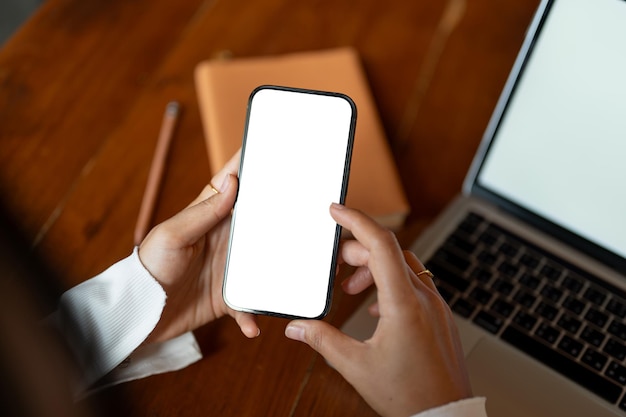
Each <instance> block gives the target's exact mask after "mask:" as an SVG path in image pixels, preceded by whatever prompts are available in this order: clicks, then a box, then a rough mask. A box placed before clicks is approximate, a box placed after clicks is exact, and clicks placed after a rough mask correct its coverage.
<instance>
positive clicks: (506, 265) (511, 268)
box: [498, 261, 519, 278]
mask: <svg viewBox="0 0 626 417" xmlns="http://www.w3.org/2000/svg"><path fill="white" fill-rule="evenodd" d="M498 271H499V272H500V273H501V274H502V275H504V276H507V277H510V278H513V277H514V276H516V275H517V273H518V272H519V266H517V265H514V264H512V263H511V262H509V261H504V262H502V263H501V264H500V266H498Z"/></svg>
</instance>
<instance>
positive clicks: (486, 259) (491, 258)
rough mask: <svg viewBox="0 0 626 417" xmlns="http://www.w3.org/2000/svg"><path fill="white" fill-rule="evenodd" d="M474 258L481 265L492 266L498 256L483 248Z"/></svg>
mask: <svg viewBox="0 0 626 417" xmlns="http://www.w3.org/2000/svg"><path fill="white" fill-rule="evenodd" d="M476 259H478V262H480V263H481V265H485V266H493V265H494V264H495V263H496V261H497V260H498V257H497V256H496V255H494V254H493V253H491V252H489V251H488V250H483V251H482V252H480V253H479V254H478V256H477V257H476Z"/></svg>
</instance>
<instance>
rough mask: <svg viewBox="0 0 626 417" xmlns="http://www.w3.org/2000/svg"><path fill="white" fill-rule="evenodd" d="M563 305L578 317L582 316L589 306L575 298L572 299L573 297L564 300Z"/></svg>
mask: <svg viewBox="0 0 626 417" xmlns="http://www.w3.org/2000/svg"><path fill="white" fill-rule="evenodd" d="M562 305H563V307H565V308H566V309H568V310H569V311H571V312H572V313H574V314H576V315H580V314H581V313H582V312H583V310H584V309H585V307H587V304H585V303H584V302H582V301H580V300H579V299H577V298H575V297H572V296H571V295H569V296H567V298H566V299H565V300H563V303H562Z"/></svg>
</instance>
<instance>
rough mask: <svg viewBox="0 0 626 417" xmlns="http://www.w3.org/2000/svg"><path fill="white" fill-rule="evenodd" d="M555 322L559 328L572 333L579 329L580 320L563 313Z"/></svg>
mask: <svg viewBox="0 0 626 417" xmlns="http://www.w3.org/2000/svg"><path fill="white" fill-rule="evenodd" d="M556 324H557V326H559V327H560V328H561V329H563V330H566V331H568V332H570V333H572V334H576V332H578V329H580V326H581V325H582V322H581V321H580V320H578V319H577V318H575V317H573V316H570V315H569V314H567V313H563V315H562V316H561V318H560V319H559V321H557V323H556Z"/></svg>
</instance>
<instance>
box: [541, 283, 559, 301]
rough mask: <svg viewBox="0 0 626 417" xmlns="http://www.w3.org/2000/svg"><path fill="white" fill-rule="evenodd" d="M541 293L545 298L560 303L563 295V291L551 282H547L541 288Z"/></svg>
mask: <svg viewBox="0 0 626 417" xmlns="http://www.w3.org/2000/svg"><path fill="white" fill-rule="evenodd" d="M541 295H543V296H544V297H545V298H547V299H548V300H550V301H552V302H553V303H558V302H559V300H560V299H561V297H562V296H563V291H561V290H559V289H558V288H555V287H553V286H552V285H550V284H546V285H544V287H543V288H542V289H541Z"/></svg>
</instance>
